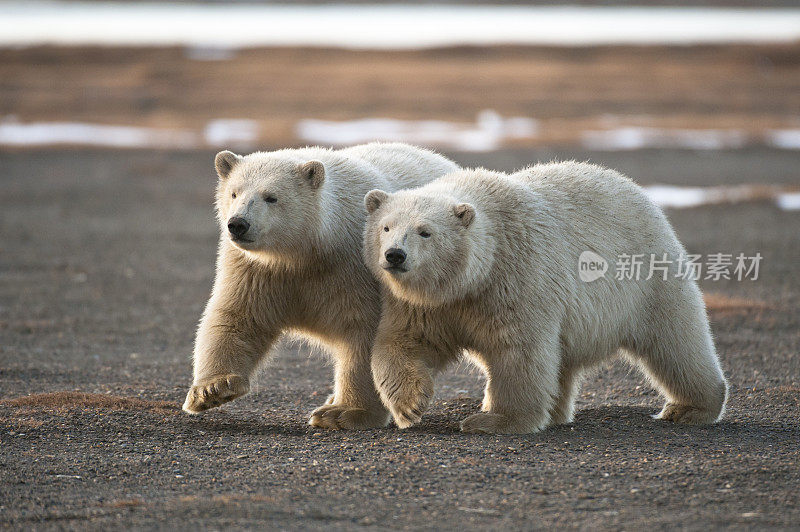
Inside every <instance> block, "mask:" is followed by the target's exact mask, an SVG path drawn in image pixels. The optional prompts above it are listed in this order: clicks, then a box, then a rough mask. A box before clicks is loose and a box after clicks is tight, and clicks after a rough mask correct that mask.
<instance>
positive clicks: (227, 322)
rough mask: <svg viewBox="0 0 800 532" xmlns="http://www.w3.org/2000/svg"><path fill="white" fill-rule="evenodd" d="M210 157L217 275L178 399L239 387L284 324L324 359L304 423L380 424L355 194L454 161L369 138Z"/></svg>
mask: <svg viewBox="0 0 800 532" xmlns="http://www.w3.org/2000/svg"><path fill="white" fill-rule="evenodd" d="M215 166H216V169H217V174H218V175H219V184H218V187H217V205H216V206H217V217H218V219H219V223H220V229H221V232H220V241H219V254H218V256H217V275H216V279H215V281H214V289H213V292H212V294H211V298H210V299H209V301H208V305H207V306H206V309H205V312H204V313H203V317H202V319H201V321H200V326H199V328H198V331H197V340H196V343H195V349H194V382H193V384H192V387H191V388H190V389H189V392H188V393H187V395H186V402H185V403H184V405H183V409H184V410H185V411H186V412H189V413H192V414H196V413H199V412H202V411H204V410H208V409H210V408H214V407H217V406H219V405H221V404H223V403H226V402H228V401H231V400H233V399H235V398H237V397H239V396H241V395H244V394H246V393H247V392H248V391H249V390H250V379H251V377H252V376H253V374H254V372H255V370H256V368H257V366H258V365H259V364H260V362H261V361H262V360H263V359H264V358H265V357H266V356H267V353H269V351H270V349H271V348H272V346H273V345H274V344H275V342H276V341H277V340H278V338H280V337H281V335H282V334H284V333H286V332H291V333H295V334H297V335H300V336H302V337H305V338H309V339H311V340H312V341H314V342H316V343H318V344H320V345H322V346H324V347H326V348H328V349H329V351H330V352H331V354H332V355H333V360H334V363H335V377H334V386H333V394H332V395H331V396H330V397H329V398H328V401H327V402H326V403H325V404H324V405H322V406H321V407H319V408H318V409H316V410H315V411H314V412H313V413H312V414H311V419H310V421H309V422H310V423H311V424H312V425H314V426H317V427H323V428H329V429H364V428H370V427H382V426H384V425H386V423H388V421H389V413H388V412H387V411H386V409H385V408H384V406H383V404H382V403H381V400H380V397H379V396H378V392H377V391H376V390H375V386H374V385H373V382H372V373H371V370H370V352H371V348H372V343H373V340H374V337H375V331H376V330H377V327H378V322H379V320H380V309H381V298H380V287H379V285H378V283H377V281H376V280H375V279H374V277H373V276H372V275H370V272H369V270H368V269H367V267H366V265H365V264H364V261H363V260H361V256H362V251H361V246H362V243H363V234H364V219H365V217H366V216H365V213H364V207H363V199H364V194H366V193H367V192H368V191H369V190H371V189H373V188H376V187H381V188H383V187H387V188H388V189H389V190H397V189H400V188H408V187H415V186H420V185H422V184H424V183H427V182H429V181H432V180H434V179H436V178H437V177H440V176H442V175H444V174H446V173H448V172H452V171H454V170H456V169H457V168H458V167H457V166H456V164H455V163H454V162H452V161H450V160H449V159H447V158H446V157H443V156H441V155H439V154H436V153H433V152H431V151H428V150H425V149H422V148H417V147H414V146H410V145H407V144H400V143H379V142H375V143H371V144H364V145H360V146H353V147H351V148H345V149H342V150H330V149H326V148H320V147H308V148H299V149H286V150H279V151H275V152H269V153H264V152H259V153H253V154H250V155H246V156H239V155H235V154H233V153H231V152H229V151H223V152H220V153H219V154H217V157H216V159H215Z"/></svg>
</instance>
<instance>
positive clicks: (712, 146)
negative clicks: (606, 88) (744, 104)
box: [581, 127, 748, 151]
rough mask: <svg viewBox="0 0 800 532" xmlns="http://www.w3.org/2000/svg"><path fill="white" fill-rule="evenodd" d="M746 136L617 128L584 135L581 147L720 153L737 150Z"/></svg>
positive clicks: (727, 132) (735, 132)
mask: <svg viewBox="0 0 800 532" xmlns="http://www.w3.org/2000/svg"><path fill="white" fill-rule="evenodd" d="M747 140H748V138H747V134H746V133H745V132H744V131H739V130H727V129H661V128H653V127H621V128H616V129H608V130H601V131H584V132H583V133H582V134H581V142H582V144H583V146H584V147H585V148H587V149H590V150H598V151H622V150H639V149H643V148H682V149H692V150H721V149H728V148H741V147H743V146H744V145H745V144H747Z"/></svg>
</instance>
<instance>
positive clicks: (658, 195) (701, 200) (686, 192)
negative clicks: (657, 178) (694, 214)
mask: <svg viewBox="0 0 800 532" xmlns="http://www.w3.org/2000/svg"><path fill="white" fill-rule="evenodd" d="M644 191H645V192H646V193H647V196H648V197H649V198H650V200H651V201H652V202H653V203H655V204H656V205H658V206H660V207H671V208H674V209H686V208H688V207H697V206H699V205H704V204H705V203H708V201H709V195H708V191H707V190H706V189H703V188H700V187H672V186H667V185H653V186H649V187H645V188H644Z"/></svg>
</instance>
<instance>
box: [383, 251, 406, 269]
mask: <svg viewBox="0 0 800 532" xmlns="http://www.w3.org/2000/svg"><path fill="white" fill-rule="evenodd" d="M386 261H387V262H388V263H389V264H391V265H392V266H399V265H400V264H403V263H404V262H405V261H406V252H405V251H403V250H402V249H399V248H389V249H388V250H386Z"/></svg>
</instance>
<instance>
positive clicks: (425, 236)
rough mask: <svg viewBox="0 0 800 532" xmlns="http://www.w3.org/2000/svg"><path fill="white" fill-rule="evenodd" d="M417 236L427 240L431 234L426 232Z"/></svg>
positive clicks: (421, 232)
mask: <svg viewBox="0 0 800 532" xmlns="http://www.w3.org/2000/svg"><path fill="white" fill-rule="evenodd" d="M419 236H421V237H422V238H428V237H430V236H431V234H430V233H429V232H427V231H420V232H419Z"/></svg>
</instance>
